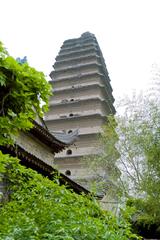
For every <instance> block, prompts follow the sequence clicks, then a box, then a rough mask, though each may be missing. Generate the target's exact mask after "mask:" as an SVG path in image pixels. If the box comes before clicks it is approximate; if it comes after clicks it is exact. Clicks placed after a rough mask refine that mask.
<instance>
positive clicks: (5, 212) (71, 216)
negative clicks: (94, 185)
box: [0, 155, 138, 240]
mask: <svg viewBox="0 0 160 240" xmlns="http://www.w3.org/2000/svg"><path fill="white" fill-rule="evenodd" d="M1 159H3V155H1ZM2 165H3V172H4V170H5V174H6V176H7V181H8V189H7V190H8V192H11V193H12V194H11V195H10V201H9V202H4V203H3V208H1V210H0V229H1V232H0V239H15V240H16V239H17V240H18V239H57V240H60V239H66V240H71V239H78V240H80V239H83V240H84V239H87V240H91V239H93V240H96V239H108V240H109V239H111V240H119V239H122V240H127V239H138V237H137V236H136V235H134V234H132V232H131V230H130V224H128V223H127V222H125V221H124V220H123V219H122V218H121V219H117V218H115V217H113V216H112V215H111V214H110V213H107V212H105V211H103V210H102V209H101V208H100V207H99V204H98V203H97V202H96V201H95V200H94V199H93V198H92V197H86V196H79V195H77V194H75V193H73V192H71V191H69V190H67V189H66V187H65V186H59V185H58V184H57V183H56V182H52V181H50V180H48V179H47V178H44V177H42V176H41V175H39V174H37V173H36V172H34V171H33V170H31V169H26V168H25V167H23V166H21V165H19V163H18V159H13V158H10V157H9V156H8V155H6V156H5V158H4V159H3V164H2ZM6 165H7V166H9V167H7V168H6Z"/></svg>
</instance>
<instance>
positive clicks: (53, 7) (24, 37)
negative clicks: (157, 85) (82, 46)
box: [0, 0, 160, 99]
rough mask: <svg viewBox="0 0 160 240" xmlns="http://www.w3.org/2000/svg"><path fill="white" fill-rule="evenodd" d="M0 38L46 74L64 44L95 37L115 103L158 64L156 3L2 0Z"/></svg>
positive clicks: (159, 39)
mask: <svg viewBox="0 0 160 240" xmlns="http://www.w3.org/2000/svg"><path fill="white" fill-rule="evenodd" d="M0 9H1V10H0V40H1V41H2V42H3V43H4V44H5V46H6V47H7V49H8V51H9V53H10V54H11V55H12V56H14V57H24V56H27V58H28V62H29V64H30V65H31V66H33V67H35V68H37V69H38V70H41V71H43V72H44V73H45V74H46V75H48V74H49V73H50V71H51V69H52V65H53V63H54V59H55V57H56V56H57V54H58V51H59V49H60V46H61V45H62V43H63V41H64V40H66V39H69V38H75V37H80V35H81V34H82V33H83V32H86V31H90V32H92V33H94V34H95V35H96V37H97V40H98V42H99V45H100V47H101V50H102V52H103V55H104V58H105V61H106V65H107V69H108V71H109V75H110V78H111V84H112V87H113V90H114V92H113V95H114V97H115V98H116V99H118V98H119V96H120V97H122V96H123V95H124V94H125V93H126V94H128V93H131V92H132V90H133V89H138V90H139V89H142V88H145V87H146V85H147V83H148V81H149V79H150V78H151V67H152V64H155V63H157V64H158V65H160V0H99V1H98V0H0Z"/></svg>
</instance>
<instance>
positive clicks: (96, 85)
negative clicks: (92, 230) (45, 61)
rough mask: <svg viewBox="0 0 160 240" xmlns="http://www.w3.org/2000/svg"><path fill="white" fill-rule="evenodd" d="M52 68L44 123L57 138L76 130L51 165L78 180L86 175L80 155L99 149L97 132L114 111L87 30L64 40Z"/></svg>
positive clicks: (96, 49)
mask: <svg viewBox="0 0 160 240" xmlns="http://www.w3.org/2000/svg"><path fill="white" fill-rule="evenodd" d="M53 67H54V70H53V71H52V72H51V73H50V77H51V79H52V80H51V84H53V96H52V97H51V98H50V103H49V106H50V107H49V112H48V114H47V115H46V116H45V122H46V125H47V127H48V129H49V130H50V131H51V132H52V133H54V135H56V134H57V136H58V137H59V139H60V138H61V137H62V138H63V136H64V134H62V133H67V134H68V136H71V135H72V134H75V131H77V132H78V140H77V141H76V143H75V145H73V146H72V147H70V148H69V149H67V150H65V151H63V152H62V153H60V154H57V155H56V156H55V164H56V165H57V166H58V168H59V169H60V171H61V172H63V173H64V174H66V175H68V176H69V177H70V178H72V179H73V180H75V181H78V182H81V180H82V179H87V178H89V177H90V176H89V173H88V172H87V171H86V168H85V165H84V164H82V161H81V158H82V157H85V156H87V155H90V154H98V153H99V152H100V151H101V149H100V147H99V141H98V136H99V133H100V132H101V131H102V125H103V124H104V123H105V121H106V116H107V115H108V114H114V113H115V108H114V106H113V102H114V98H113V96H112V87H111V85H110V79H109V76H108V72H107V69H106V65H105V62H104V58H103V56H102V52H101V50H100V47H99V45H98V42H97V40H96V37H95V36H94V35H93V34H91V33H89V32H85V33H83V34H82V35H81V37H80V38H75V39H69V40H66V41H64V43H63V45H62V47H61V49H60V52H59V54H58V56H57V57H56V62H55V64H54V66H53ZM62 140H63V139H62ZM66 141H67V140H66Z"/></svg>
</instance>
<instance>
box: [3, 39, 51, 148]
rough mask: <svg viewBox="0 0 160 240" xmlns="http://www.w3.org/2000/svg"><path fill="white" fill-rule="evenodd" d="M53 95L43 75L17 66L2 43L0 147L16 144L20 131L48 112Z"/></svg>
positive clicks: (28, 68) (24, 65) (26, 64)
mask: <svg viewBox="0 0 160 240" xmlns="http://www.w3.org/2000/svg"><path fill="white" fill-rule="evenodd" d="M50 94H51V87H50V85H49V84H48V83H47V81H46V80H45V76H44V74H43V73H42V72H38V71H36V70H35V69H34V68H31V67H30V66H29V65H28V63H24V64H19V63H18V62H16V60H15V59H14V58H13V57H11V56H9V55H8V53H7V51H6V50H5V48H4V47H3V45H2V43H1V42H0V145H4V144H7V143H10V144H11V143H13V142H14V136H15V135H16V134H17V133H18V131H19V130H21V129H23V130H28V129H29V128H31V127H32V124H31V122H30V119H34V118H35V116H36V114H37V115H39V116H42V114H43V112H44V111H45V110H47V105H48V97H49V95H50ZM42 101H43V105H42Z"/></svg>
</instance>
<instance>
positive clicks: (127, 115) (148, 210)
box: [92, 94, 160, 226]
mask: <svg viewBox="0 0 160 240" xmlns="http://www.w3.org/2000/svg"><path fill="white" fill-rule="evenodd" d="M119 112H120V114H116V116H114V117H110V118H109V124H108V122H107V124H106V126H105V127H104V133H103V134H102V138H103V144H104V149H106V151H104V152H103V153H102V155H101V156H97V157H96V158H95V159H93V162H92V166H94V167H96V168H97V169H99V168H100V167H102V168H105V170H106V172H107V171H109V168H110V165H111V166H113V163H114V161H113V159H112V155H113V156H114V155H115V150H114V148H113V141H114V139H115V138H114V134H115V129H116V134H117V136H118V141H117V142H116V144H115V146H116V148H117V151H118V153H119V158H118V159H117V161H116V162H115V164H116V166H117V167H118V168H119V169H120V171H121V174H120V175H119V176H117V180H116V181H115V186H117V187H118V189H119V190H120V193H121V194H123V196H125V199H126V200H127V202H128V204H129V205H130V206H131V207H134V208H135V216H136V217H135V216H134V219H136V221H137V222H139V223H140V224H141V223H142V222H143V224H146V225H147V224H150V225H151V224H153V223H154V224H156V225H158V226H159V224H160V222H159V219H160V210H159V204H160V107H159V105H158V104H157V102H156V101H152V100H149V98H148V96H142V95H139V96H137V95H136V94H134V95H133V97H132V98H126V99H125V100H123V101H122V102H121V103H120V104H119ZM115 121H116V124H117V125H116V126H115ZM112 138H113V141H110V139H112ZM108 150H109V151H108ZM107 151H108V155H107V154H106V152H107ZM111 175H112V174H111ZM113 175H114V172H113ZM103 180H104V184H105V179H103ZM107 184H108V182H106V185H107ZM115 189H116V190H117V188H115ZM131 203H132V204H131Z"/></svg>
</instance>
